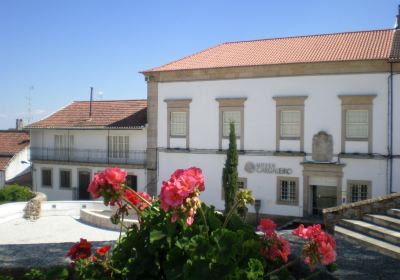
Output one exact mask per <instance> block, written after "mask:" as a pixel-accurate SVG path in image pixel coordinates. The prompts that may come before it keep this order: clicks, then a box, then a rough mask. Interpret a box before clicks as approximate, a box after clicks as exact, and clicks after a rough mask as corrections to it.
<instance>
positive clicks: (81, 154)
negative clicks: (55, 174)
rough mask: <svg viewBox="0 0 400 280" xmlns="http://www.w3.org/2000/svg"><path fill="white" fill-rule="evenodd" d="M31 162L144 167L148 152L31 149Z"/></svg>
mask: <svg viewBox="0 0 400 280" xmlns="http://www.w3.org/2000/svg"><path fill="white" fill-rule="evenodd" d="M31 160H45V161H63V162H84V163H102V164H140V165H143V164H145V163H146V151H139V150H129V151H113V152H111V151H107V150H101V149H53V148H31Z"/></svg>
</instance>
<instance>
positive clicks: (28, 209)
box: [24, 192, 47, 220]
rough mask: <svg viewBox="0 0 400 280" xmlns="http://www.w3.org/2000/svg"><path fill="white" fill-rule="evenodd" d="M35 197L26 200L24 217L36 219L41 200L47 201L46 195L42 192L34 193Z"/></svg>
mask: <svg viewBox="0 0 400 280" xmlns="http://www.w3.org/2000/svg"><path fill="white" fill-rule="evenodd" d="M35 194H36V195H35V197H34V198H32V199H31V200H29V201H28V203H27V204H26V206H25V209H24V212H25V214H24V218H25V219H29V220H37V219H39V217H40V213H41V211H42V202H43V201H47V196H46V195H45V194H44V193H40V192H38V193H35Z"/></svg>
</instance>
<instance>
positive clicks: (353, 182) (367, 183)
mask: <svg viewBox="0 0 400 280" xmlns="http://www.w3.org/2000/svg"><path fill="white" fill-rule="evenodd" d="M351 184H359V185H361V184H362V185H367V199H370V198H372V182H371V181H369V180H347V198H346V199H347V203H353V202H351V188H350V185H351Z"/></svg>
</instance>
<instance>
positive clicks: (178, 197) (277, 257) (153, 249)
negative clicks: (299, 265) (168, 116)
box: [68, 167, 335, 280]
mask: <svg viewBox="0 0 400 280" xmlns="http://www.w3.org/2000/svg"><path fill="white" fill-rule="evenodd" d="M125 177H126V172H125V171H123V170H121V169H119V168H107V169H106V170H105V171H104V172H101V173H98V174H96V175H95V177H94V180H93V181H92V183H91V184H90V186H89V189H88V190H89V192H90V193H91V194H92V196H93V197H94V198H98V197H103V198H104V203H105V204H106V205H109V204H111V205H116V206H117V208H118V210H117V211H116V213H115V215H113V217H112V221H113V222H119V223H123V218H124V216H126V215H128V214H129V212H130V211H135V212H136V214H137V215H138V218H139V224H134V225H132V226H131V227H130V228H127V230H126V232H125V234H124V235H122V237H121V238H120V239H119V240H118V242H117V244H116V246H115V247H114V248H113V249H112V252H110V251H111V250H110V251H109V249H110V248H109V247H101V248H98V249H97V250H96V252H95V253H94V254H92V251H91V246H90V243H89V242H87V241H86V240H85V239H81V241H80V242H79V243H77V244H75V245H74V246H73V247H72V248H71V250H70V251H69V253H68V256H69V257H70V258H71V261H72V262H71V264H72V267H73V269H74V271H75V275H76V276H77V277H78V278H79V279H202V280H204V279H268V278H270V277H271V275H272V274H274V276H273V277H275V279H277V278H278V279H279V277H280V276H279V275H285V276H282V277H286V276H287V275H288V274H287V271H286V268H287V266H288V264H287V262H288V259H289V254H290V245H289V242H288V241H287V240H285V239H284V238H282V237H281V236H279V235H278V234H277V232H276V225H275V223H274V222H273V221H271V220H269V219H262V220H261V222H260V225H259V226H258V230H259V231H260V232H261V233H262V236H260V235H259V234H257V233H256V232H255V230H254V228H253V227H252V226H251V225H248V224H246V223H244V222H243V221H242V220H241V219H240V217H239V216H237V215H236V214H235V209H234V208H236V207H243V206H245V205H246V204H249V203H250V204H251V203H254V198H253V197H252V196H251V191H250V190H248V189H246V190H242V191H240V192H238V193H237V195H236V198H235V202H234V206H233V208H232V209H230V211H229V213H226V216H224V215H223V214H222V213H220V212H217V211H215V209H214V207H213V206H207V205H205V204H204V203H202V202H201V200H200V194H201V192H203V191H204V190H205V186H204V177H203V174H202V171H201V169H199V168H196V167H191V168H188V169H179V170H176V171H175V172H174V173H173V174H172V175H171V178H170V179H169V180H168V181H164V182H163V183H162V188H161V193H160V195H159V197H158V198H157V199H154V200H153V199H152V198H151V197H150V196H149V195H148V194H146V193H144V192H136V191H135V190H133V189H131V188H129V187H128V186H126V184H125ZM293 233H294V234H296V235H298V236H300V237H303V238H306V239H307V243H306V245H305V247H306V249H305V250H303V258H304V260H305V262H306V263H308V264H309V265H310V266H311V267H312V268H314V267H315V266H316V265H317V264H318V263H322V264H328V263H331V262H332V261H334V259H335V253H334V249H335V243H334V240H333V238H332V237H330V236H329V235H327V234H326V233H325V232H323V231H322V230H321V229H320V227H318V226H315V227H313V228H312V229H309V228H307V229H304V227H303V228H299V229H297V230H295V231H294V232H293ZM285 271H286V273H284V272H285ZM282 273H283V274H282ZM282 279H283V278H282Z"/></svg>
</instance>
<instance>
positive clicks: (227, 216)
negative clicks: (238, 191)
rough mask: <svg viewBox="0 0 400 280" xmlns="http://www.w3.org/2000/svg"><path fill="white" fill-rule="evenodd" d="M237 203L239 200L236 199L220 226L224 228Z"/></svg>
mask: <svg viewBox="0 0 400 280" xmlns="http://www.w3.org/2000/svg"><path fill="white" fill-rule="evenodd" d="M238 205H239V201H236V202H235V204H234V205H233V207H232V208H231V209H230V210H229V212H228V214H227V215H226V218H225V221H224V224H223V225H222V228H225V227H226V225H227V224H228V222H229V220H230V219H231V216H232V215H233V212H234V211H235V210H236V208H237V207H238Z"/></svg>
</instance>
